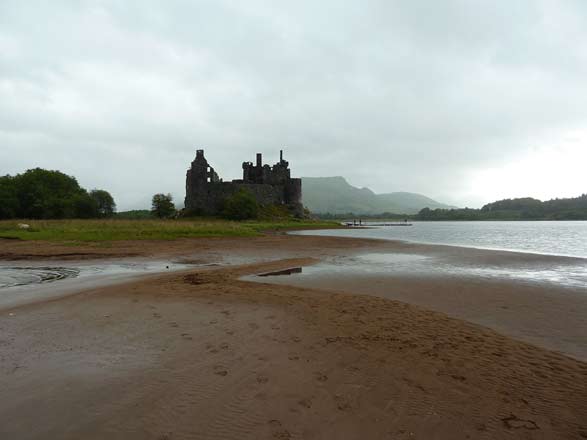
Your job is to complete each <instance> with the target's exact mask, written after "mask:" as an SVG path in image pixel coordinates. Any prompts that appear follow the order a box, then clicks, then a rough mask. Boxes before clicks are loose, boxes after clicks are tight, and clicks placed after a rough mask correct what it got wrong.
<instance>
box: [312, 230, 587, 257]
mask: <svg viewBox="0 0 587 440" xmlns="http://www.w3.org/2000/svg"><path fill="white" fill-rule="evenodd" d="M301 234H310V235H334V236H343V237H363V238H380V239H388V240H405V241H411V242H416V243H429V244H447V245H453V246H465V247H475V248H481V249H496V250H508V251H518V252H531V253H537V254H548V255H563V256H570V257H580V258H587V221H577V222H568V221H561V222H521V221H520V222H498V221H495V222H466V221H463V222H414V223H413V226H405V227H404V226H402V227H399V226H391V227H374V228H369V229H340V230H326V231H303V232H301Z"/></svg>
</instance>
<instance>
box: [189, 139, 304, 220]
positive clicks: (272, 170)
mask: <svg viewBox="0 0 587 440" xmlns="http://www.w3.org/2000/svg"><path fill="white" fill-rule="evenodd" d="M289 176H290V170H289V168H288V163H287V162H286V161H284V160H283V156H282V157H281V158H280V162H279V163H277V164H276V165H274V166H273V167H270V166H269V165H262V164H261V156H260V155H257V165H256V166H254V165H253V164H252V163H250V162H245V163H243V180H234V181H232V182H223V181H222V180H221V179H220V178H219V177H218V175H217V174H216V172H215V171H214V169H213V168H211V167H210V166H209V164H208V162H207V160H206V159H205V158H204V152H203V150H198V152H197V154H196V159H195V160H194V161H193V162H192V165H191V168H190V169H189V170H188V172H187V175H186V198H185V207H186V209H187V210H189V211H191V212H193V213H196V214H201V215H218V214H219V213H221V211H222V209H223V207H224V203H225V200H226V199H227V198H229V197H230V196H232V195H233V194H235V193H236V192H238V191H240V190H241V189H245V190H247V191H249V192H250V193H251V194H252V195H253V196H254V197H255V199H256V200H257V202H258V203H259V204H260V205H285V206H287V207H288V208H289V209H290V210H291V211H292V212H293V213H294V214H295V215H297V216H302V215H303V206H302V179H292V178H290V177H289Z"/></svg>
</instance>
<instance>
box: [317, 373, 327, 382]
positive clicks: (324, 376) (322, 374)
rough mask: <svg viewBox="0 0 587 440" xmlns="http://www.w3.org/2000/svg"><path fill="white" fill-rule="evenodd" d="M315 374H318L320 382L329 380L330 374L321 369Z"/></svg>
mask: <svg viewBox="0 0 587 440" xmlns="http://www.w3.org/2000/svg"><path fill="white" fill-rule="evenodd" d="M314 375H315V376H316V380H317V381H319V382H326V381H327V380H328V376H327V375H326V374H324V373H320V372H319V371H317V372H316V373H314Z"/></svg>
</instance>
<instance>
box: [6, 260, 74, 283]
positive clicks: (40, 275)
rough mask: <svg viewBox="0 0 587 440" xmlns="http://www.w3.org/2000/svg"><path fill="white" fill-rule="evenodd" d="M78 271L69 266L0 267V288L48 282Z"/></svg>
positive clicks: (70, 275) (69, 276)
mask: <svg viewBox="0 0 587 440" xmlns="http://www.w3.org/2000/svg"><path fill="white" fill-rule="evenodd" d="M79 273H80V271H79V269H77V268H71V267H30V266H12V267H1V268H0V289H2V288H5V287H15V286H26V285H29V284H42V283H50V282H53V281H58V280H63V279H65V278H75V277H77V276H78V275H79Z"/></svg>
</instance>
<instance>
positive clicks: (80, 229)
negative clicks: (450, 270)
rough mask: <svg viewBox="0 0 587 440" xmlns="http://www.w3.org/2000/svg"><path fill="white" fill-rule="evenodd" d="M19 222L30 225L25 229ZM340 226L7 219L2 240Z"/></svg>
mask: <svg viewBox="0 0 587 440" xmlns="http://www.w3.org/2000/svg"><path fill="white" fill-rule="evenodd" d="M19 223H25V224H27V225H29V226H30V228H29V229H22V228H20V227H19ZM337 226H338V223H335V222H328V221H312V220H299V221H297V220H280V221H242V222H237V221H228V220H215V219H190V220H119V219H113V220H21V221H13V220H10V221H8V220H5V221H0V238H9V239H20V240H50V241H66V242H72V243H75V242H88V241H96V242H103V241H116V240H173V239H177V238H191V237H251V236H256V235H260V234H261V233H262V232H264V231H279V230H290V229H312V228H328V227H337Z"/></svg>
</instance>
